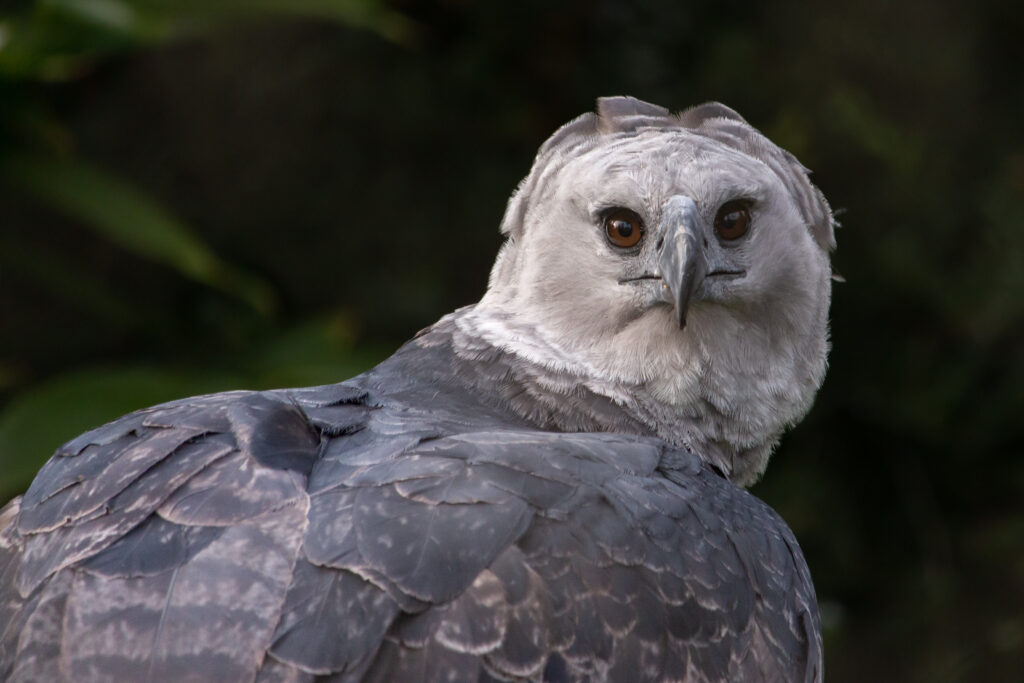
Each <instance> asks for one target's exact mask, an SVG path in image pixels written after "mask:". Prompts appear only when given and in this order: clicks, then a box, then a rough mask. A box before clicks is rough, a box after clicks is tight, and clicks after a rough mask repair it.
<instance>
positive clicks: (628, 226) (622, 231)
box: [614, 220, 633, 237]
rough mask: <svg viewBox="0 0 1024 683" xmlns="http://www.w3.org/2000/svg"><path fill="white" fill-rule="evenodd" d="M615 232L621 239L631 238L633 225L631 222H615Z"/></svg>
mask: <svg viewBox="0 0 1024 683" xmlns="http://www.w3.org/2000/svg"><path fill="white" fill-rule="evenodd" d="M614 225H615V232H617V233H618V234H619V237H629V236H630V235H632V234H633V224H632V223H630V222H629V221H624V220H618V221H615V223H614Z"/></svg>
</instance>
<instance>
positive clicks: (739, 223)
mask: <svg viewBox="0 0 1024 683" xmlns="http://www.w3.org/2000/svg"><path fill="white" fill-rule="evenodd" d="M749 229H750V207H749V206H748V205H747V203H746V202H742V201H733V202H726V203H725V204H722V208H720V209H719V210H718V215H717V216H715V232H717V233H718V236H719V237H721V238H722V239H723V240H727V241H732V240H738V239H739V238H741V237H743V236H744V235H746V234H747V230H749Z"/></svg>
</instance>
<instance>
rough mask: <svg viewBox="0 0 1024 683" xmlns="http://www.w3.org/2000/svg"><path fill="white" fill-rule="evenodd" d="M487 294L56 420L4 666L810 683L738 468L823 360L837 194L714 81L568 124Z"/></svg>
mask: <svg viewBox="0 0 1024 683" xmlns="http://www.w3.org/2000/svg"><path fill="white" fill-rule="evenodd" d="M501 229H502V231H503V233H504V234H505V235H506V236H507V240H506V242H505V244H504V246H503V247H502V249H501V252H500V254H499V256H498V258H497V262H496V264H495V266H494V269H493V271H492V274H491V278H490V283H489V286H488V289H487V292H486V294H485V295H484V297H483V299H482V300H481V301H480V302H479V303H478V304H476V305H474V306H469V307H466V308H463V309H460V310H458V311H456V312H454V313H452V314H450V315H447V316H445V317H444V318H442V319H441V320H440V321H439V322H438V323H436V324H435V325H433V326H432V327H430V328H428V329H427V330H424V331H423V332H421V333H420V334H419V335H418V336H416V338H415V339H413V340H412V341H410V342H409V343H407V344H406V345H405V346H403V347H402V348H401V349H399V351H398V352H396V353H395V354H394V355H393V356H392V357H390V358H389V359H387V360H386V361H384V362H383V363H381V364H380V365H378V366H377V367H375V368H373V369H372V370H370V371H368V372H366V373H365V374H363V375H360V376H358V377H356V378H354V379H351V380H348V381H345V382H341V383H340V384H333V385H328V386H321V387H314V388H304V389H292V390H276V391H262V392H244V391H236V392H228V393H222V394H215V395H211V396H202V397H197V398H189V399H185V400H181V401H176V402H173V403H168V404H165V405H161V406H157V407H155V408H150V409H147V410H141V411H139V412H136V413H132V414H130V415H127V416H125V417H122V418H120V419H118V420H115V421H114V422H112V423H110V424H108V425H106V426H103V427H100V428H98V429H96V430H93V431H91V432H88V433H86V434H83V435H82V436H80V437H78V438H76V439H73V440H72V441H70V442H69V443H67V444H65V445H64V446H62V447H61V448H60V449H58V451H57V453H56V454H55V455H54V457H53V458H52V459H51V460H50V461H49V462H47V463H46V465H45V466H44V467H43V468H42V470H41V471H40V472H39V474H38V476H37V477H36V479H35V481H34V482H33V484H32V486H31V488H30V489H29V490H28V492H27V493H26V494H25V495H24V496H23V497H21V498H20V499H16V500H14V501H13V502H11V503H10V504H9V505H8V506H7V507H6V508H4V509H3V510H2V511H0V529H2V531H0V679H3V680H7V681H217V682H220V683H224V682H229V681H253V680H255V681H261V682H270V681H280V682H299V681H313V680H331V681H357V680H370V681H491V680H504V681H508V680H512V681H520V680H546V681H602V680H610V681H684V680H685V681H725V680H729V681H739V680H743V681H761V680H765V681H819V680H821V678H822V648H821V636H820V624H819V616H818V609H817V604H816V601H815V597H814V589H813V586H812V583H811V578H810V575H809V573H808V570H807V566H806V564H805V562H804V559H803V557H802V555H801V552H800V549H799V547H798V545H797V542H796V540H795V539H794V537H793V534H792V532H791V531H790V530H789V529H788V528H787V526H786V525H785V523H784V522H783V521H782V520H781V519H780V518H779V516H778V515H777V514H775V513H774V512H773V511H772V510H771V509H770V508H769V507H768V506H766V505H765V504H764V503H762V502H761V501H759V500H758V499H757V498H755V497H754V496H752V495H751V494H749V493H748V492H747V491H746V490H745V489H744V488H743V487H745V486H747V485H749V484H751V483H752V482H753V481H754V480H756V479H757V477H758V476H759V475H760V474H761V472H762V471H763V470H764V468H765V465H766V464H767V461H768V456H769V454H770V452H771V450H772V448H773V446H774V444H775V443H776V442H777V440H778V438H779V435H780V434H781V432H782V431H783V430H784V429H785V428H786V427H787V426H790V425H792V424H793V423H795V422H796V421H797V420H799V419H800V418H801V417H802V416H803V415H804V414H805V412H806V411H807V410H808V408H809V406H810V404H811V402H812V400H813V397H814V394H815V392H816V391H817V388H818V387H819V385H820V383H821V381H822V379H823V375H824V372H825V363H826V354H827V348H828V341H827V315H828V306H829V298H830V276H831V272H830V264H829V251H830V249H831V248H832V247H833V223H832V217H831V212H830V210H829V207H828V205H827V203H826V201H825V199H824V197H823V196H822V194H821V193H820V192H819V191H818V190H817V189H816V188H815V187H814V186H813V185H811V184H810V182H809V181H808V178H807V171H806V169H804V168H803V167H802V166H801V165H800V164H799V163H798V162H797V161H796V159H795V158H794V157H793V156H791V155H790V154H789V153H787V152H785V151H783V150H782V149H780V148H779V147H777V146H776V145H774V144H773V143H772V142H770V141H769V140H768V139H767V138H765V137H764V136H762V135H761V134H760V133H759V132H758V131H756V130H755V129H754V128H753V127H751V126H750V125H749V124H747V123H746V121H744V120H743V119H742V118H741V117H740V116H739V115H738V114H736V113H735V112H734V111H732V110H731V109H729V108H727V107H725V106H723V105H720V104H705V105H701V106H698V107H695V108H692V109H689V110H687V111H684V112H682V113H681V114H678V115H673V114H671V113H669V112H668V110H666V109H663V108H661V107H658V106H654V105H651V104H647V103H644V102H641V101H639V100H635V99H632V98H627V97H614V98H606V99H601V100H599V101H598V106H597V112H596V114H592V113H590V114H584V115H583V116H581V117H579V118H577V119H575V120H573V121H571V122H570V123H568V124H566V125H565V126H563V127H562V128H561V129H559V130H558V131H557V132H556V133H555V134H554V135H553V136H552V137H551V138H550V139H549V140H548V141H547V142H545V143H544V145H543V146H542V147H541V148H540V151H539V152H538V154H537V157H536V160H535V163H534V165H533V167H532V169H531V171H530V174H529V175H528V176H527V177H526V179H525V180H524V181H523V183H522V184H521V185H520V186H519V188H518V189H517V190H516V191H515V193H514V194H513V196H512V198H511V199H510V201H509V205H508V209H507V212H506V214H505V217H504V220H503V223H502V228H501Z"/></svg>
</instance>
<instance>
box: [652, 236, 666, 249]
mask: <svg viewBox="0 0 1024 683" xmlns="http://www.w3.org/2000/svg"><path fill="white" fill-rule="evenodd" d="M664 244H665V238H664V237H659V238H658V243H657V244H656V245H655V247H654V248H655V249H661V248H662V246H664Z"/></svg>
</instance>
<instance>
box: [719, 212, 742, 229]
mask: <svg viewBox="0 0 1024 683" xmlns="http://www.w3.org/2000/svg"><path fill="white" fill-rule="evenodd" d="M739 222H740V212H739V211H730V212H729V213H727V214H725V217H724V218H722V223H724V226H723V227H724V228H725V229H726V230H732V229H733V228H735V227H736V224H737V223H739Z"/></svg>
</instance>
